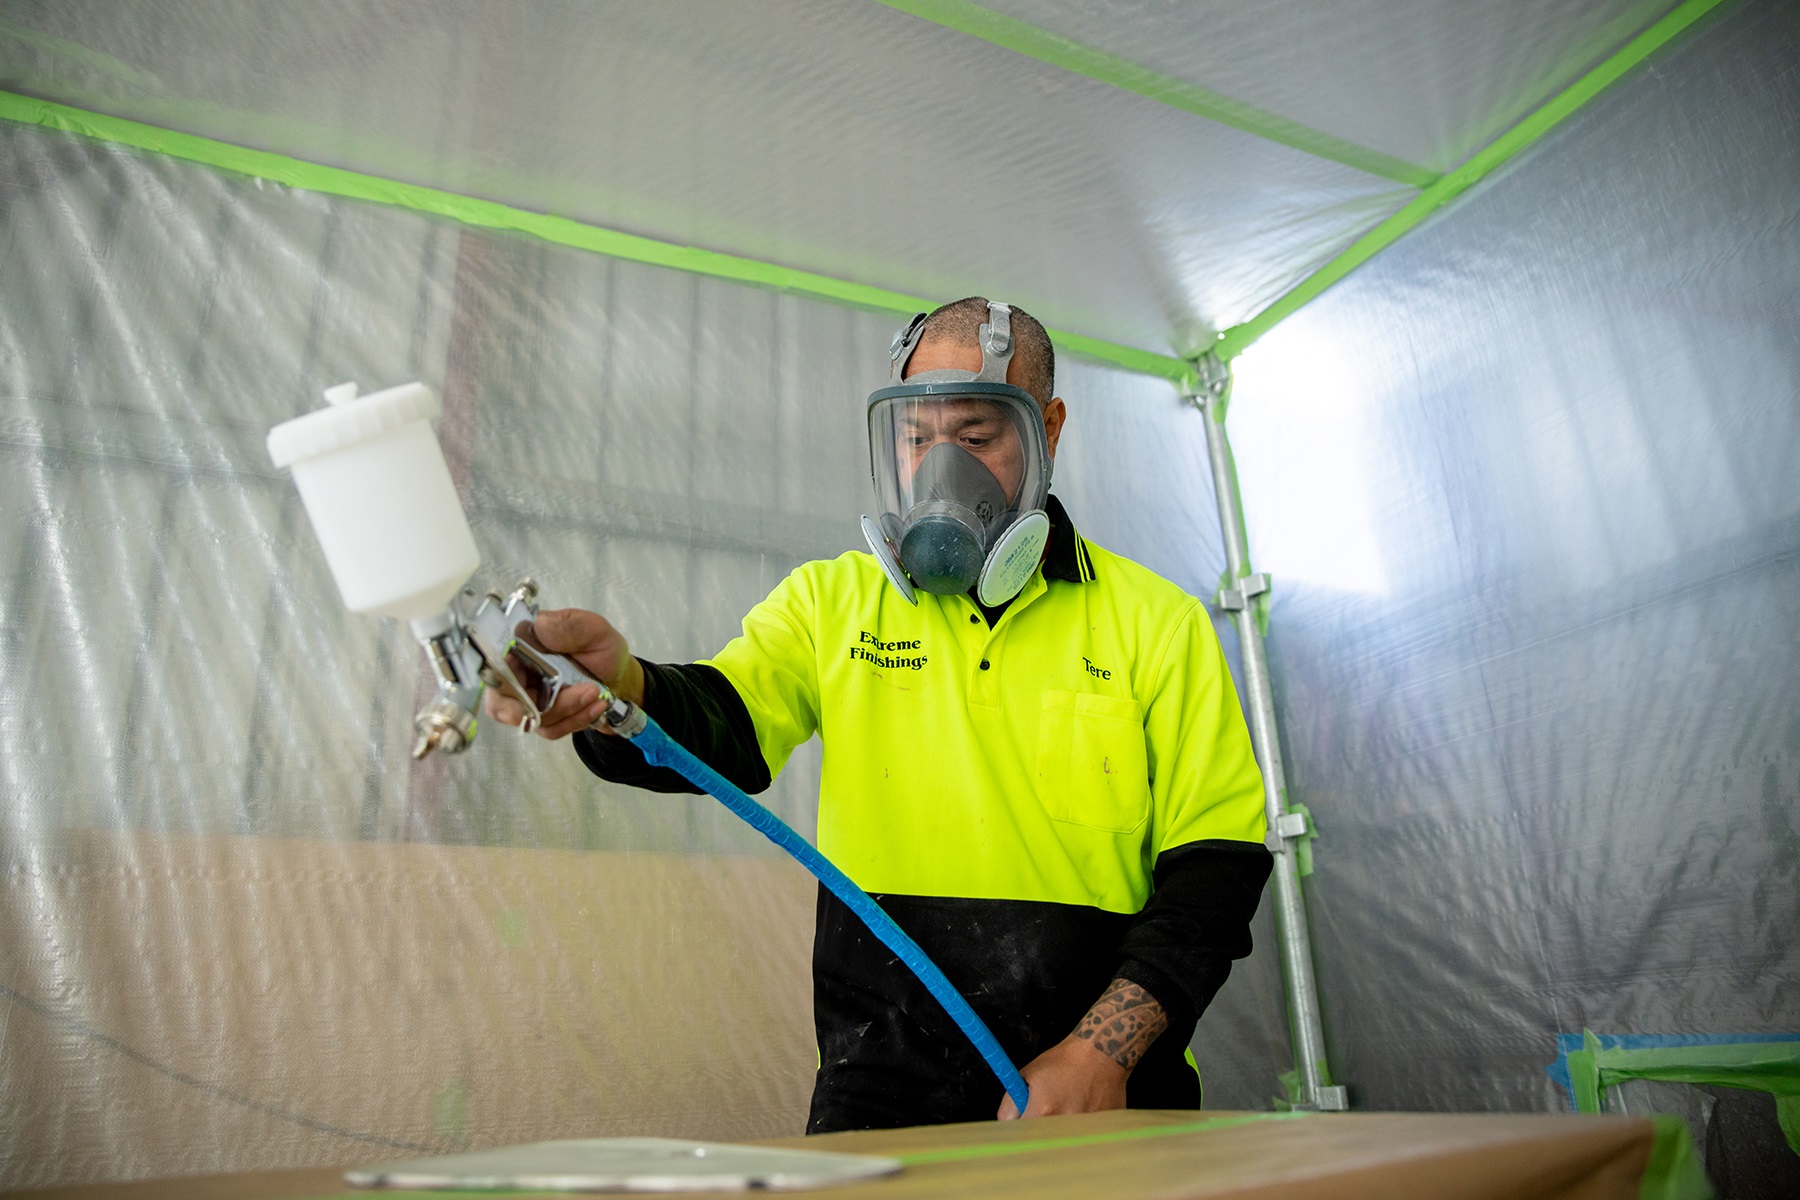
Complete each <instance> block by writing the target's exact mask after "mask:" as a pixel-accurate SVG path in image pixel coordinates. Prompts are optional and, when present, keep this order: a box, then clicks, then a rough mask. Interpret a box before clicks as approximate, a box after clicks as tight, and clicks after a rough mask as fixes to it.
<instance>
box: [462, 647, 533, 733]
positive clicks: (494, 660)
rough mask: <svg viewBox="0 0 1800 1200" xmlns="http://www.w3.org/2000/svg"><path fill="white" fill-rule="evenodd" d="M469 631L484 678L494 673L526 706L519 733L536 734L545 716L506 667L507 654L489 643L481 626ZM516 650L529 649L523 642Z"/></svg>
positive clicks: (515, 676)
mask: <svg viewBox="0 0 1800 1200" xmlns="http://www.w3.org/2000/svg"><path fill="white" fill-rule="evenodd" d="M468 631H469V641H470V643H471V644H473V645H474V647H475V651H476V653H478V654H480V655H481V661H482V676H483V677H484V678H485V677H486V676H487V674H488V672H490V671H491V672H493V674H494V675H495V676H497V677H498V678H499V682H500V684H502V685H504V686H505V687H506V689H507V690H508V691H510V692H511V693H512V694H513V696H514V697H515V698H516V699H517V700H518V701H519V703H520V704H522V705H524V706H525V719H524V720H523V721H520V722H519V732H520V733H536V732H537V727H538V726H539V725H540V724H541V723H542V722H543V719H544V714H543V713H542V712H541V711H539V709H538V706H537V704H536V702H535V701H533V700H532V698H531V693H530V691H528V690H527V689H526V687H525V685H524V684H522V683H520V682H519V677H518V676H517V675H514V674H513V671H512V668H511V667H509V666H507V665H506V654H505V652H504V651H502V650H501V649H500V648H499V647H498V646H495V645H494V643H493V642H491V641H489V640H488V637H487V635H486V634H485V633H483V632H482V631H481V629H480V627H479V626H476V625H470V626H468ZM514 648H515V649H517V650H519V651H521V652H523V651H525V650H526V649H527V647H526V645H525V644H524V643H523V642H516V643H514Z"/></svg>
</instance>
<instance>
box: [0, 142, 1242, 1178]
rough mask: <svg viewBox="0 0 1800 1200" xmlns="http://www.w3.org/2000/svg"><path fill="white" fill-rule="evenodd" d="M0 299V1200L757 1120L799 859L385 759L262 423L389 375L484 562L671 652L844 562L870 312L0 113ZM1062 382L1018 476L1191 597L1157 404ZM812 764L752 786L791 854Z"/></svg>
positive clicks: (542, 789) (614, 807)
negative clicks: (1050, 483)
mask: <svg viewBox="0 0 1800 1200" xmlns="http://www.w3.org/2000/svg"><path fill="white" fill-rule="evenodd" d="M0 290H4V292H5V294H6V295H7V297H8V298H9V302H8V303H7V304H6V305H5V306H4V307H3V308H0V405H3V412H4V421H3V423H0V460H3V461H4V469H0V514H4V515H3V517H0V562H4V563H6V564H7V569H6V574H5V576H4V579H0V638H3V639H4V640H3V641H0V673H4V675H5V677H6V678H7V679H8V680H9V683H8V686H7V691H6V698H5V703H4V704H3V705H0V1128H4V1129H5V1130H6V1131H7V1138H6V1142H7V1144H6V1146H5V1148H4V1149H3V1150H0V1190H3V1189H7V1188H13V1187H24V1186H34V1185H47V1184H52V1183H72V1182H77V1181H81V1180H92V1179H103V1178H118V1177H126V1176H142V1175H166V1174H177V1173H188V1172H213V1171H227V1170H237V1169H249V1168H259V1167H280V1166H298V1165H316V1164H318V1163H321V1162H353V1161H358V1160H363V1161H368V1160H371V1159H388V1158H392V1157H394V1156H395V1154H394V1152H395V1150H396V1149H400V1150H412V1149H434V1150H449V1149H455V1148H458V1147H464V1146H470V1147H472V1146H482V1145H494V1144H501V1143H516V1142H525V1141H533V1140H540V1139H543V1138H548V1137H558V1136H595V1135H604V1134H627V1133H635V1134H661V1135H669V1136H693V1137H712V1138H752V1137H758V1136H775V1135H778V1134H789V1133H793V1132H796V1131H798V1130H799V1129H800V1128H801V1126H802V1125H803V1123H804V1114H805V1106H806V1102H807V1097H808V1093H809V1090H810V1085H811V1076H812V1073H813V1070H814V1066H815V1059H814V1048H813V1046H812V1034H811V1028H810V1022H809V1020H808V1016H807V1014H808V1011H809V1002H808V996H809V984H808V968H809V954H808V951H809V947H810V941H811V930H812V917H813V912H812V910H813V902H814V887H813V884H812V881H811V880H810V879H809V878H808V877H807V876H806V875H805V874H804V873H803V872H802V871H800V869H799V868H797V867H795V866H794V865H793V864H791V863H790V862H788V861H787V860H786V859H785V858H782V857H780V856H778V855H776V854H775V853H774V852H773V851H772V850H770V849H768V847H767V845H766V843H764V842H763V840H762V839H761V838H760V837H759V836H758V835H756V834H755V833H753V832H751V831H750V830H748V829H747V828H744V827H742V826H740V825H739V824H738V823H737V822H736V821H735V820H733V819H732V818H730V817H729V816H728V815H727V814H725V813H724V812H723V811H722V810H720V809H719V807H718V806H717V805H716V804H715V803H714V802H713V801H711V800H710V799H707V798H703V797H691V798H690V797H679V796H677V797H664V796H652V795H648V794H644V793H638V792H635V791H632V790H629V789H623V788H618V787H614V786H612V785H609V784H604V783H601V782H600V781H598V780H596V779H594V778H593V777H591V776H590V775H588V773H587V772H586V771H585V770H584V769H583V768H582V767H581V766H580V765H579V763H578V762H577V761H576V759H575V757H574V755H573V754H572V753H570V752H569V751H568V750H567V748H566V747H551V746H547V745H544V744H542V743H540V742H538V741H536V740H530V741H527V740H523V739H520V738H518V737H516V736H513V735H510V734H509V733H508V732H507V731H504V730H502V729H500V728H498V727H489V728H484V729H483V730H482V732H481V734H480V737H479V738H478V740H477V743H476V745H475V746H474V747H473V748H472V749H471V750H470V751H469V752H468V753H467V754H465V755H462V756H460V757H457V758H454V759H448V760H446V759H434V760H432V761H430V762H427V763H424V764H414V763H412V762H411V761H410V760H409V759H408V758H407V753H406V752H407V748H408V737H407V734H408V730H409V725H410V720H411V716H412V713H413V712H414V710H415V708H416V707H417V706H418V704H419V703H420V701H421V699H422V698H423V697H424V696H425V695H427V694H428V693H429V690H430V685H429V682H428V681H427V680H426V678H425V672H424V671H423V668H422V663H421V662H420V661H419V656H418V653H417V650H416V648H415V647H414V646H413V645H412V643H411V640H410V638H409V637H408V636H407V635H406V633H405V632H404V631H403V630H401V629H400V628H399V627H398V626H396V625H395V624H393V623H383V622H381V621H378V620H375V619H372V618H367V617H357V616H352V615H350V614H348V613H346V612H345V611H344V610H343V606H342V604H341V602H340V600H339V599H338V596H337V594H336V591H335V588H334V587H333V585H332V583H331V580H330V578H329V575H328V574H327V572H326V569H325V565H324V562H323V559H322V555H321V554H320V553H319V551H318V549H317V548H316V546H315V544H314V542H313V539H312V535H311V532H310V530H309V528H308V527H307V524H306V521H305V519H304V516H303V514H302V511H301V508H300V505H299V501H298V496H297V494H296V493H295V490H294V488H293V486H292V484H291V482H290V481H289V480H288V479H287V477H286V476H285V475H283V474H281V473H279V472H277V471H275V470H274V469H273V468H271V467H270V465H269V460H268V456H267V451H266V449H265V448H264V444H263V438H264V434H265V432H266V431H267V429H268V427H269V426H270V425H272V424H273V423H275V422H276V421H278V420H281V419H283V418H286V417H289V416H292V415H294V414H295V413H298V412H300V411H303V410H306V409H309V408H313V407H316V406H318V405H319V404H321V403H322V400H321V397H320V395H319V393H320V392H321V390H322V389H323V388H325V387H328V386H330V385H332V384H335V383H339V382H343V381H345V380H356V381H358V382H360V383H361V384H363V385H364V387H365V388H372V387H376V386H382V385H387V384H392V383H396V382H400V381H403V380H407V379H412V378H420V379H423V380H424V381H425V382H427V383H428V384H430V385H431V386H432V387H433V388H434V389H436V390H437V391H438V393H439V395H440V396H441V397H442V400H443V404H444V416H443V419H442V420H441V422H440V434H441V437H442V439H443V442H444V444H445V446H446V449H447V453H448V457H449V461H450V462H451V465H452V471H453V475H454V477H455V479H456V480H457V483H458V486H459V488H460V489H461V491H462V492H463V494H464V496H465V500H466V505H467V507H468V509H469V512H470V516H471V520H472V524H473V527H474V530H475V534H476V539H477V543H478V545H479V547H480V549H481V551H482V554H483V558H484V567H483V573H482V575H481V577H480V578H481V579H482V580H483V581H484V582H486V583H489V584H495V585H498V584H503V583H506V582H508V581H510V579H511V578H512V577H514V576H515V575H516V574H518V573H521V572H527V571H528V572H531V573H533V574H535V575H536V576H537V577H538V578H539V579H540V580H541V581H542V583H543V586H544V590H545V597H546V600H547V602H549V603H551V604H562V603H568V604H582V605H586V606H590V607H594V608H598V609H599V610H601V611H604V612H607V613H609V614H610V615H612V616H613V617H614V618H615V619H617V620H618V621H619V622H620V624H621V626H622V628H624V629H625V630H626V631H627V633H628V635H629V636H630V638H631V639H632V642H633V646H634V648H636V649H637V650H638V651H639V652H641V653H643V654H644V655H646V656H647V657H651V658H658V659H664V660H685V659H691V658H693V657H697V656H700V655H703V654H707V653H711V652H713V651H715V650H717V649H718V647H719V646H721V645H722V644H723V643H724V642H725V641H726V640H727V639H728V638H729V637H730V636H731V635H732V634H733V633H734V632H735V631H736V629H737V624H738V621H739V618H740V617H741V616H742V614H743V613H744V612H745V611H746V610H747V609H748V608H749V607H750V606H751V605H752V604H753V603H755V602H756V601H757V600H758V599H760V598H761V597H762V596H763V595H764V594H765V593H766V592H767V591H768V590H769V589H770V588H771V587H773V586H774V584H775V583H776V582H777V581H778V580H779V579H780V578H781V577H782V576H783V574H785V572H787V571H788V570H789V569H791V568H792V567H793V566H795V565H797V564H798V563H799V562H801V561H804V560H806V559H809V558H814V557H819V556H829V555H835V554H838V553H840V552H842V551H843V550H845V549H849V548H852V547H854V546H856V545H858V544H859V542H860V534H859V533H858V531H857V525H856V518H857V516H858V514H859V513H861V512H862V511H864V510H865V509H866V508H867V507H868V503H869V501H870V499H871V492H870V488H869V484H868V467H867V464H868V457H867V445H866V435H865V433H864V427H863V401H864V398H865V396H866V395H867V393H868V391H869V390H870V389H871V388H873V387H875V386H877V385H879V384H880V383H881V382H883V381H885V379H886V372H887V361H886V358H887V355H886V349H887V344H888V340H889V338H890V336H891V334H892V332H893V329H894V327H895V325H896V324H897V322H896V321H894V320H893V319H891V318H888V317H884V316H880V315H875V314H868V313H860V312H855V311H851V310H848V309H845V308H842V307H838V306H834V305H830V304H825V303H820V302H815V301H808V300H803V299H799V298H796V297H791V296H781V295H777V294H774V293H771V292H767V291H761V290H758V289H754V288H746V287H741V286H735V285H731V284H727V283H723V282H719V281H713V280H705V279H700V278H698V277H695V276H692V275H687V274H682V273H679V272H674V271H667V270H660V269H656V268H651V267H646V266H641V265H634V264H629V263H621V262H617V261H614V260H610V259H607V258H603V257H600V256H596V255H590V254H583V253H580V252H577V251H574V250H569V249H565V248H560V247H555V246H550V245H546V244H544V243H541V242H537V241H533V240H530V239H526V238H515V237H505V236H499V235H493V234H487V233H477V232H470V231H466V230H463V229H460V228H458V227H457V226H455V225H453V224H450V223H448V222H441V221H434V220H431V219H427V218H424V217H420V216H417V215H413V214H409V213H403V212H399V211H396V210H392V209H387V208H382V207H379V206H372V205H366V204H359V203H355V202H351V201H345V200H334V199H328V198H323V197H320V196H317V195H312V194H308V193H304V192H294V191H290V190H287V189H284V188H279V187H274V186H269V185H265V184H261V183H258V182H257V181H254V180H250V179H244V178H240V177H235V176H227V175H221V174H217V173H214V172H211V171H208V170H206V169H203V168H199V167H195V166H192V165H189V164H184V163H180V162H175V161H172V160H167V159H161V158H157V157H154V156H141V155H137V154H132V153H127V152H122V151H119V150H116V149H112V148H108V147H105V146H101V145H97V144H95V143H92V142H87V141H83V140H80V139H76V138H71V137H66V136H63V135H59V134H52V133H48V132H45V131H41V130H34V129H27V128H23V127H19V126H5V127H0ZM1059 380H1060V383H1061V389H1060V390H1061V391H1062V392H1063V393H1064V395H1065V396H1067V397H1068V399H1069V402H1070V408H1071V416H1070V419H1069V426H1068V434H1067V436H1066V437H1065V438H1064V441H1063V455H1062V461H1061V463H1060V465H1059V475H1058V484H1057V493H1058V494H1059V495H1061V496H1062V497H1064V499H1065V500H1066V502H1067V503H1068V505H1069V507H1070V510H1071V511H1072V513H1073V514H1074V515H1075V516H1076V519H1077V520H1078V521H1080V522H1081V523H1082V526H1083V528H1084V529H1085V530H1087V532H1089V533H1090V534H1091V535H1092V536H1094V537H1095V538H1096V539H1097V540H1099V541H1101V542H1102V543H1103V544H1106V545H1109V546H1113V547H1116V548H1117V549H1119V550H1120V551H1122V552H1124V553H1128V554H1131V555H1134V556H1136V557H1138V558H1140V559H1142V560H1143V561H1146V562H1148V563H1150V564H1151V565H1153V566H1155V567H1157V568H1158V569H1159V570H1162V571H1163V572H1164V573H1166V574H1169V575H1170V576H1172V577H1173V578H1175V579H1177V580H1178V581H1180V582H1181V583H1183V585H1184V586H1187V587H1188V588H1190V589H1191V590H1196V591H1200V590H1204V589H1205V587H1206V586H1207V583H1208V581H1209V580H1210V579H1211V578H1214V577H1216V575H1217V572H1218V570H1219V567H1220V563H1221V555H1220V552H1219V550H1218V544H1217V533H1216V527H1215V525H1214V523H1213V520H1212V517H1211V512H1210V507H1209V506H1208V505H1207V503H1206V502H1205V493H1204V491H1203V490H1202V489H1195V488H1191V487H1189V486H1188V485H1187V482H1186V481H1187V480H1189V479H1190V478H1191V477H1192V475H1193V473H1194V472H1195V471H1196V470H1203V464H1204V462H1205V447H1204V435H1203V431H1202V429H1201V427H1200V424H1199V421H1198V419H1197V418H1196V417H1195V415H1194V414H1193V413H1192V411H1191V410H1189V409H1187V408H1185V407H1183V406H1182V404H1181V403H1180V401H1179V400H1178V398H1177V397H1176V396H1175V394H1174V391H1173V389H1172V388H1171V387H1170V386H1169V385H1167V384H1165V383H1161V382H1158V381H1154V380H1150V379H1146V378H1144V377H1142V376H1137V375H1132V374H1128V373H1125V372H1122V371H1115V370H1107V369H1103V368H1099V367H1094V366H1088V365H1083V364H1079V363H1067V362H1066V363H1064V364H1063V365H1062V369H1061V370H1060V371H1059ZM817 774H818V750H817V746H816V744H815V745H814V746H812V747H811V748H810V749H803V750H802V751H801V752H799V753H797V754H796V756H795V758H794V759H793V760H792V761H791V762H790V764H789V766H788V767H787V769H786V771H785V772H784V774H783V775H782V777H781V779H780V780H779V781H777V783H776V785H775V787H774V788H773V789H772V791H771V792H770V793H768V794H767V796H766V797H765V799H767V800H768V801H769V803H770V805H771V807H773V808H774V809H776V811H778V812H779V813H780V814H781V815H782V816H783V817H784V818H785V819H787V820H789V821H790V822H792V823H793V824H795V825H796V826H798V827H799V828H800V829H802V830H803V831H810V830H811V828H812V825H813V809H814V801H815V797H816V791H817ZM1263 1020H1264V1021H1265V1022H1266V1023H1271V1024H1272V1023H1273V1022H1274V1017H1273V1010H1271V1011H1270V1012H1267V1013H1265V1014H1263Z"/></svg>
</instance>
